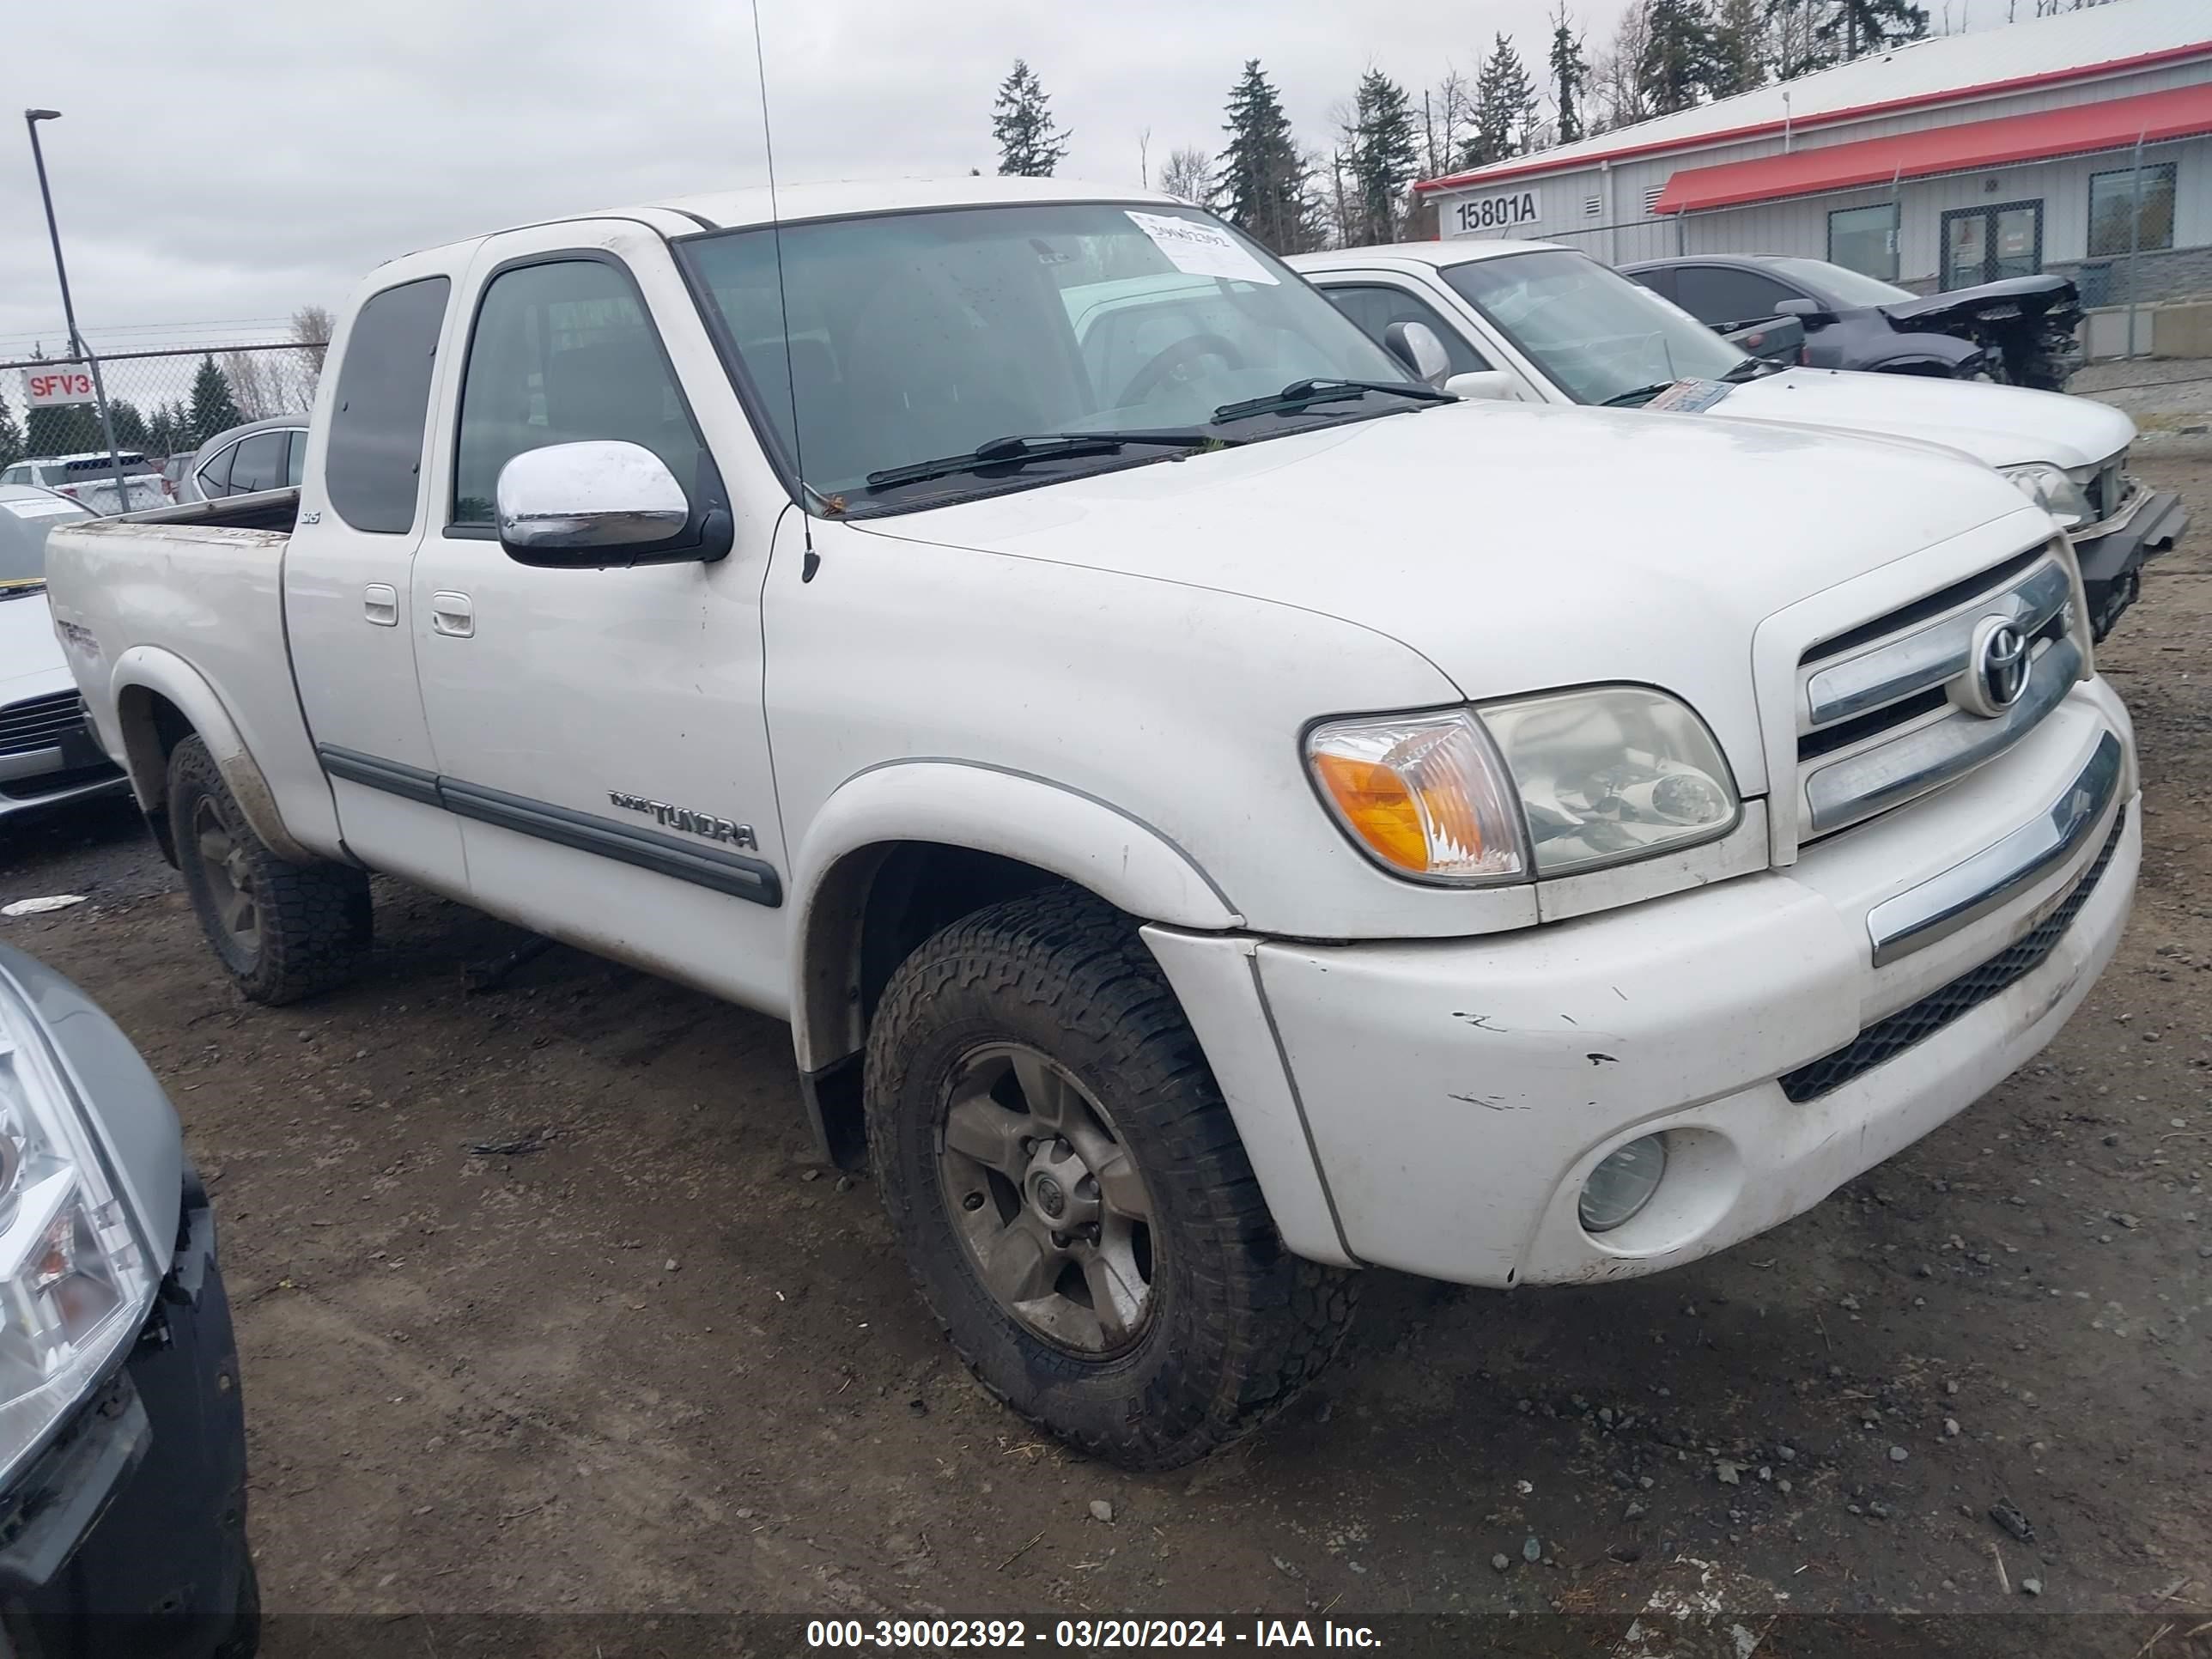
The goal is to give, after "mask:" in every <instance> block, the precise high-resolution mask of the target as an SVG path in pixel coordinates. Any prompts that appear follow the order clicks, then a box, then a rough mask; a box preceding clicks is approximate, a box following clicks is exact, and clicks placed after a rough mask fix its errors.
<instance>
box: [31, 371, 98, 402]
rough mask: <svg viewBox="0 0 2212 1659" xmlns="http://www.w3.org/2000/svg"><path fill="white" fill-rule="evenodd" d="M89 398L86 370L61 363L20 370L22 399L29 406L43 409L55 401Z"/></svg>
mask: <svg viewBox="0 0 2212 1659" xmlns="http://www.w3.org/2000/svg"><path fill="white" fill-rule="evenodd" d="M92 400H93V398H92V374H91V372H90V371H89V370H87V369H82V368H71V367H70V366H67V365H62V366H59V367H57V368H27V369H25V370H24V371H23V402H24V403H25V404H27V406H28V407H30V408H32V409H47V408H51V407H52V405H54V404H88V403H90V402H92Z"/></svg>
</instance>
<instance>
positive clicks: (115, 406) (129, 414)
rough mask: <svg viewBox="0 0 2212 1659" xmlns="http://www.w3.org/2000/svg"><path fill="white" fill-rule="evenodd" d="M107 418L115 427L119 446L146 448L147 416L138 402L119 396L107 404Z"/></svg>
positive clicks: (117, 445)
mask: <svg viewBox="0 0 2212 1659" xmlns="http://www.w3.org/2000/svg"><path fill="white" fill-rule="evenodd" d="M107 418H108V421H109V423H110V424H112V426H113V427H114V428H115V444H116V447H117V448H118V449H136V450H138V451H140V452H142V453H143V451H144V450H145V447H146V417H145V416H143V415H141V414H140V413H139V412H138V406H137V404H131V403H125V402H124V401H123V400H122V399H121V398H117V399H116V400H114V401H113V402H112V403H110V404H108V405H107Z"/></svg>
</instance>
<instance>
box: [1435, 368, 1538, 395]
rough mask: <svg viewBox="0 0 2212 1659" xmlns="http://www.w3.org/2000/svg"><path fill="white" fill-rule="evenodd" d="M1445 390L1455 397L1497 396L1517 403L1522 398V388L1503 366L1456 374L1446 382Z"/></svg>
mask: <svg viewBox="0 0 2212 1659" xmlns="http://www.w3.org/2000/svg"><path fill="white" fill-rule="evenodd" d="M1443 390H1445V391H1446V392H1450V393H1451V394H1452V396H1454V397H1455V398H1498V399H1499V400H1500V401H1501V402H1504V403H1517V402H1519V401H1520V398H1521V388H1520V387H1519V386H1516V385H1515V384H1514V383H1513V377H1512V376H1511V375H1510V374H1507V373H1506V372H1505V371H1504V369H1502V368H1477V369H1470V370H1468V373H1466V374H1455V375H1453V376H1452V377H1451V378H1450V379H1449V380H1446V381H1445V382H1444V384H1443Z"/></svg>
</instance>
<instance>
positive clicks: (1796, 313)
mask: <svg viewBox="0 0 2212 1659" xmlns="http://www.w3.org/2000/svg"><path fill="white" fill-rule="evenodd" d="M1774 309H1775V310H1776V311H1777V312H1778V313H1781V314H1782V315H1783V316H1784V317H1802V319H1804V320H1805V321H1806V322H1807V323H1808V324H1810V325H1819V324H1821V323H1832V322H1834V321H1835V320H1836V313H1834V312H1832V311H1831V310H1829V309H1828V308H1827V307H1826V306H1824V305H1822V304H1821V303H1820V301H1818V300H1784V301H1782V302H1781V303H1780V304H1778V305H1777V306H1776V307H1774Z"/></svg>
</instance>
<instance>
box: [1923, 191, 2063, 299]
mask: <svg viewBox="0 0 2212 1659" xmlns="http://www.w3.org/2000/svg"><path fill="white" fill-rule="evenodd" d="M2042 269H2043V204H2042V203H2040V202H2004V203H2001V204H1998V205H1997V206H1996V207H1976V208H1958V209H1954V210H1953V211H1951V212H1949V213H1947V214H1945V215H1944V216H1943V287H1944V289H1945V291H1946V292H1948V291H1949V290H1950V289H1958V288H1975V287H1978V286H1979V285H1980V284H1981V283H1994V282H1996V281H1998V280H2000V279H2001V278H2003V277H2006V276H2034V275H2035V274H2036V272H2038V271H2039V270H2042Z"/></svg>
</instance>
